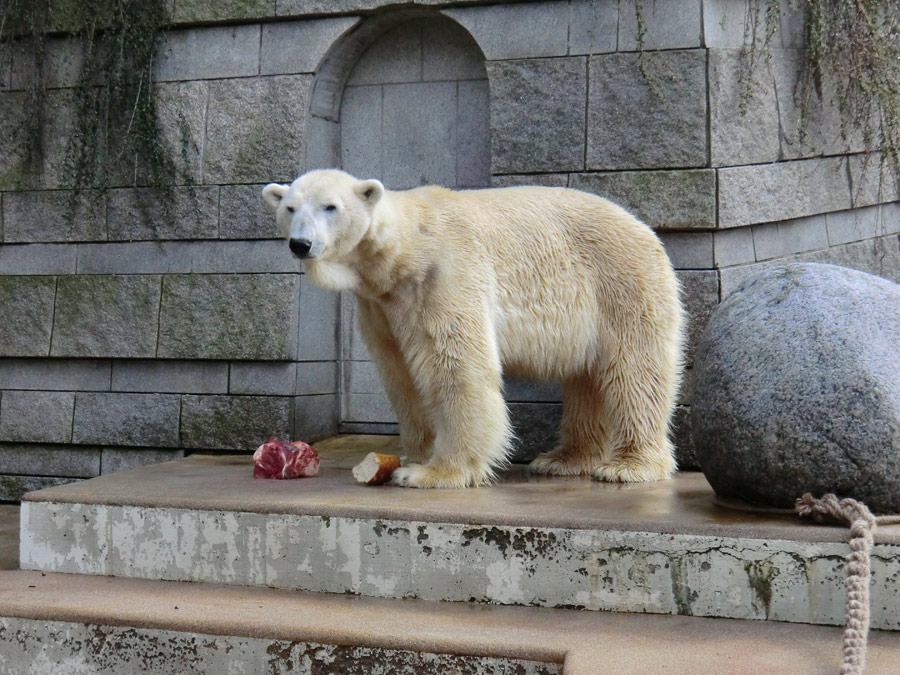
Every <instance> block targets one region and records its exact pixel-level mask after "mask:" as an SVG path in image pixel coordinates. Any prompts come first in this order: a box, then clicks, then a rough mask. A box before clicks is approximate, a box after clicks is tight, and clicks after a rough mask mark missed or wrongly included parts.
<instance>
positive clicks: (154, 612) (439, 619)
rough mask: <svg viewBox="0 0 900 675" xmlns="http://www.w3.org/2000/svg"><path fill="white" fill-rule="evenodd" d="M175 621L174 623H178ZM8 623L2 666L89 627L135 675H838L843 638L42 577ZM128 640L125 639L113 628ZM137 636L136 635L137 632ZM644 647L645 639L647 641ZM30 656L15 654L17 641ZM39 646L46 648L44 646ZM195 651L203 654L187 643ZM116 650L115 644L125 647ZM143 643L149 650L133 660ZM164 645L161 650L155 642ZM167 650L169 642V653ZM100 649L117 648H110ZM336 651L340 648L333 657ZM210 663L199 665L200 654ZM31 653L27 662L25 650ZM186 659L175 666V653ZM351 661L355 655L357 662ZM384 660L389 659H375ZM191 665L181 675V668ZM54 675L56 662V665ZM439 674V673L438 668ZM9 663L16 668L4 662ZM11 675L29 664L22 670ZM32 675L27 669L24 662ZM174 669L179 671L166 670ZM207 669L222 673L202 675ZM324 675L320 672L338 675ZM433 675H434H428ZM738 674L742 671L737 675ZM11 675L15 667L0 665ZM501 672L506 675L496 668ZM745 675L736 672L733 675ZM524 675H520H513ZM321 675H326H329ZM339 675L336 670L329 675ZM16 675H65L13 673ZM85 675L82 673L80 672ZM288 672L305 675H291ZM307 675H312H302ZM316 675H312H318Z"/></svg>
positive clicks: (9, 580) (5, 592)
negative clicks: (416, 659) (413, 658)
mask: <svg viewBox="0 0 900 675" xmlns="http://www.w3.org/2000/svg"><path fill="white" fill-rule="evenodd" d="M176 607H177V609H175V608H176ZM0 616H5V617H9V618H7V619H6V622H5V624H4V627H5V628H7V630H6V631H5V632H4V633H5V635H6V636H9V637H7V638H4V639H8V640H9V641H10V642H11V643H13V644H11V645H10V646H9V648H6V647H7V644H9V643H6V642H4V649H3V650H2V654H3V655H4V656H5V657H6V658H15V657H19V656H20V655H22V654H23V652H26V653H27V656H26V657H24V658H32V659H40V658H41V655H42V654H46V652H44V651H43V650H45V649H47V650H50V649H54V648H55V646H54V647H46V644H47V643H50V642H52V640H50V639H48V633H49V632H50V631H53V630H55V629H57V628H64V627H67V626H71V625H73V624H76V625H77V624H82V625H87V626H88V627H89V628H90V629H91V633H90V637H89V638H88V639H85V640H83V641H82V642H81V643H80V645H81V646H83V647H87V649H83V650H82V651H86V652H87V653H88V654H91V655H92V654H93V653H94V648H96V650H97V652H98V655H101V656H102V657H103V660H99V662H100V663H103V661H105V660H106V659H110V660H112V664H113V665H119V664H118V663H117V662H115V661H114V659H115V658H116V656H115V654H114V651H115V647H117V646H118V644H119V643H121V644H122V646H123V647H124V646H126V645H127V646H128V647H129V649H127V650H123V653H124V654H127V655H129V656H130V657H131V662H130V664H131V665H133V664H134V663H143V662H144V661H142V659H143V658H146V659H147V661H150V659H149V658H148V657H156V658H155V659H154V660H153V661H150V663H149V664H148V665H149V666H152V667H154V668H157V670H150V671H148V672H151V673H154V672H155V673H161V672H165V673H180V672H198V673H216V674H217V675H218V673H224V672H249V673H260V672H276V673H280V672H284V671H283V670H274V671H270V670H267V669H266V668H265V667H264V665H263V664H260V663H259V662H254V661H252V660H247V661H243V662H238V663H236V664H235V666H236V667H235V669H234V670H225V669H224V668H225V666H226V665H227V662H226V663H223V662H222V661H221V659H222V658H223V655H222V654H221V651H220V649H221V648H223V647H224V648H225V650H226V651H227V647H229V646H231V648H232V653H233V654H244V655H246V656H248V657H249V658H251V659H252V658H253V657H254V656H255V655H256V654H257V653H258V652H256V651H255V650H254V649H252V648H250V647H249V646H250V645H252V644H253V643H254V641H255V640H260V641H262V642H263V644H265V645H268V647H267V648H266V649H265V651H266V652H271V657H272V659H273V660H272V661H270V662H269V663H272V664H273V665H274V666H276V667H277V668H284V667H285V664H286V662H287V663H289V662H292V661H293V663H294V664H295V665H296V659H297V658H301V657H302V656H303V655H304V654H305V655H308V656H310V657H313V656H314V655H315V652H314V651H309V650H306V648H305V645H304V644H297V643H305V644H310V643H312V644H314V645H318V646H319V647H320V648H321V649H322V652H323V655H324V656H326V657H329V656H336V657H340V658H341V659H342V660H336V661H335V662H334V663H337V664H339V665H340V666H341V670H340V671H338V672H344V673H348V675H350V674H358V675H361V674H362V673H379V672H381V673H387V672H390V673H397V672H399V673H418V672H422V673H428V674H429V675H430V674H432V673H436V672H473V673H488V674H493V675H496V674H498V673H507V672H510V671H509V670H503V669H490V668H488V667H486V665H485V664H484V663H483V662H480V661H479V660H480V659H491V661H492V662H493V663H494V664H496V663H497V662H504V661H506V662H512V663H514V664H515V668H513V670H512V671H511V672H515V673H519V674H523V673H524V675H535V674H536V673H545V672H558V670H557V668H558V665H559V664H564V667H565V673H566V675H596V673H597V669H596V666H597V664H598V663H606V662H610V663H616V664H627V668H625V669H620V672H623V673H625V672H628V673H655V672H662V671H663V670H665V672H666V673H671V674H672V675H706V674H711V673H723V672H764V673H771V674H773V675H794V674H795V673H797V672H810V673H812V672H817V673H818V672H831V671H833V670H835V666H836V664H839V663H840V659H841V654H840V629H839V628H835V627H823V626H806V625H799V624H786V623H774V622H760V621H752V622H748V621H732V620H727V619H718V620H713V619H704V618H696V617H681V616H648V615H624V614H609V613H604V612H577V611H571V610H558V609H535V608H523V607H498V606H479V607H476V606H472V605H466V604H461V603H441V604H438V603H432V602H422V601H416V600H404V601H396V600H384V599H379V598H356V597H345V596H335V595H320V594H312V593H296V592H291V591H278V590H274V589H254V588H246V587H228V586H216V585H211V584H183V583H167V582H159V581H144V580H136V579H115V578H106V577H84V576H73V575H60V574H47V575H46V576H44V575H41V574H40V573H38V572H27V571H9V572H4V573H3V574H0ZM113 625H115V626H120V627H122V628H119V629H116V628H112V626H113ZM128 629H131V630H128ZM635 636H640V639H639V640H638V641H636V640H635ZM19 637H20V638H22V640H23V643H25V644H19V643H16V642H15V640H16V638H19ZM36 637H40V638H42V639H41V640H40V642H38V641H37V640H36V639H35V638H36ZM190 637H193V638H195V639H198V640H202V642H200V643H199V644H198V643H192V642H190V641H189V638H190ZM119 638H120V639H119ZM137 638H144V641H143V642H141V643H140V644H143V645H144V649H143V650H140V651H132V650H131V646H132V645H134V644H135V643H136V642H138V639H137ZM153 638H155V639H153ZM168 638H171V641H170V640H169V639H168ZM104 645H111V647H106V646H104ZM330 645H344V646H345V647H346V649H345V650H333V648H332V647H330ZM195 646H196V647H197V649H198V650H199V651H200V652H201V653H202V654H203V655H204V656H205V659H206V660H204V661H197V662H192V661H193V659H192V655H193V653H194V647H195ZM29 647H30V648H31V650H28V648H29ZM178 647H183V648H184V649H183V650H180V652H176V651H175V649H176V648H178ZM354 650H356V651H354ZM376 650H380V651H376ZM394 650H397V651H401V650H402V651H409V652H418V653H422V652H424V656H426V657H428V659H427V660H424V663H423V664H422V665H423V666H424V667H422V668H420V669H418V670H417V669H412V670H407V669H400V666H402V665H405V664H402V662H400V663H398V662H395V661H392V660H391V658H392V654H391V652H392V651H394ZM354 654H359V655H364V654H368V655H371V656H372V657H376V656H377V658H378V660H377V661H376V666H377V664H381V663H386V664H389V665H391V666H396V667H397V668H394V667H391V668H389V669H388V670H384V671H378V670H373V669H372V667H371V666H372V665H373V664H372V662H371V661H367V662H363V663H361V664H359V663H353V662H352V661H350V660H348V659H347V657H348V656H351V655H354ZM450 654H453V655H458V656H460V657H464V658H467V659H468V662H467V663H465V664H457V663H451V664H447V665H450V666H457V665H458V666H460V667H463V666H469V665H471V666H473V668H472V670H468V669H465V668H463V669H462V670H460V669H458V668H452V667H451V668H449V669H445V668H442V667H441V666H442V665H443V664H442V662H441V661H438V660H436V659H435V661H431V660H430V659H432V658H434V657H432V656H431V655H450ZM185 658H186V659H190V660H191V661H189V662H188V663H187V664H185V663H184V662H183V661H182V660H181V659H185ZM898 659H900V644H898V642H897V640H896V636H895V635H893V634H889V633H884V632H880V631H873V632H872V633H870V635H869V654H868V660H867V669H866V672H867V673H869V674H870V675H882V674H887V673H894V672H896V667H895V666H896V663H897V661H898ZM48 661H49V663H50V664H51V668H52V663H53V660H52V659H48ZM435 662H436V663H435ZM7 663H8V662H7ZM12 663H13V664H15V665H18V664H19V663H20V662H17V661H13V662H12ZM25 663H28V662H27V661H26V662H25ZM170 663H171V664H172V669H164V670H160V668H165V666H162V665H159V664H170ZM206 663H209V664H210V666H211V667H212V666H213V665H214V666H216V668H217V669H212V670H203V668H204V664H206ZM334 663H332V664H323V666H332V667H333V666H334ZM432 663H435V665H432ZM736 664H739V665H736ZM4 665H7V664H4ZM90 665H91V670H90V672H101V673H104V675H107V673H109V675H112V673H119V672H129V671H128V668H125V669H123V668H119V669H118V670H111V671H108V670H100V671H98V670H97V669H96V668H97V666H98V663H91V664H90ZM494 667H495V668H496V667H497V666H494ZM736 667H737V668H738V670H735V668H736ZM516 668H518V669H516ZM324 670H326V669H325V668H324V667H323V671H324ZM327 671H328V672H333V671H331V669H330V667H329V668H327ZM12 672H37V673H43V672H53V673H56V672H60V671H59V670H55V671H54V670H52V669H48V670H34V671H27V670H26V669H25V668H13V669H12ZM78 672H82V671H78ZM293 672H297V671H296V670H294V671H293ZM307 672H308V671H307ZM313 672H317V671H315V670H314V671H313Z"/></svg>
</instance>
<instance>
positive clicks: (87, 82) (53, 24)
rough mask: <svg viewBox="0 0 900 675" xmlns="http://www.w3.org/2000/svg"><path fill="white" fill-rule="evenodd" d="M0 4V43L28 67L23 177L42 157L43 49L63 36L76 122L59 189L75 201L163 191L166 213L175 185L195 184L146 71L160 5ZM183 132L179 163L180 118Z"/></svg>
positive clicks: (83, 1)
mask: <svg viewBox="0 0 900 675" xmlns="http://www.w3.org/2000/svg"><path fill="white" fill-rule="evenodd" d="M0 6H2V19H0V43H5V44H7V45H10V46H11V49H9V50H8V53H9V54H10V57H9V58H13V59H17V58H23V56H22V55H24V58H25V59H27V62H28V64H29V67H27V68H24V69H23V68H21V65H22V64H21V63H19V64H18V65H19V66H20V68H19V69H21V70H23V75H24V77H23V79H24V82H23V87H24V90H25V92H26V101H27V110H29V111H31V113H30V114H27V115H26V117H25V120H24V129H23V132H22V138H23V139H24V140H25V143H24V147H25V152H24V154H25V157H26V160H27V165H28V167H29V173H34V172H35V171H36V170H38V169H39V167H40V166H41V161H42V158H43V156H44V154H45V152H44V151H45V148H44V147H43V137H44V135H45V130H46V126H47V119H46V116H47V114H46V109H47V108H46V103H47V99H48V96H47V93H48V89H49V85H48V81H49V79H50V78H49V73H48V71H49V69H50V68H49V65H48V42H49V40H50V39H51V38H52V37H53V36H56V35H60V34H61V35H65V36H66V37H67V42H68V45H66V47H67V48H66V49H64V50H60V51H63V52H65V54H64V56H63V57H62V59H63V61H64V63H53V64H52V65H53V67H54V68H57V69H58V68H60V67H73V68H74V69H75V72H76V73H77V77H76V84H75V87H74V90H73V95H72V100H71V115H72V119H73V123H72V125H71V128H70V129H69V130H68V137H67V138H66V139H65V140H64V142H65V144H66V145H65V159H64V161H63V166H62V169H63V171H62V173H63V175H64V176H65V182H66V185H65V187H69V188H73V189H74V191H75V192H76V193H78V192H82V191H84V190H86V189H92V188H96V189H100V190H105V189H107V188H109V187H111V186H113V185H149V186H152V187H155V188H157V190H159V191H162V192H164V193H166V194H165V195H164V197H165V198H164V199H163V201H162V204H163V206H164V207H165V206H166V205H168V204H170V203H171V201H172V200H171V196H172V195H171V189H172V187H173V186H175V185H176V184H190V183H191V179H190V177H189V175H188V174H187V171H186V170H185V168H184V167H186V162H184V161H183V159H184V158H183V156H182V157H179V156H177V155H178V153H177V151H176V152H174V153H173V152H172V150H171V148H170V146H169V145H167V144H166V142H165V140H164V137H163V133H162V129H161V127H160V123H159V118H158V116H157V102H156V97H155V91H154V83H153V79H152V73H153V65H154V58H155V56H156V52H157V47H158V44H159V41H160V37H161V34H162V30H163V29H164V27H166V26H167V25H168V23H169V20H170V19H169V16H168V11H167V9H166V2H165V0H80V1H79V2H66V3H64V4H63V3H61V2H58V1H55V0H37V1H35V0H5V3H4V4H3V5H0ZM54 39H55V38H54ZM14 63H15V61H14ZM181 132H182V133H181V136H182V149H181V154H182V155H185V154H186V152H187V148H186V144H187V143H188V139H187V134H186V123H184V121H183V120H182V129H181ZM59 140H63V139H59ZM53 142H58V141H57V139H53ZM173 155H174V156H173Z"/></svg>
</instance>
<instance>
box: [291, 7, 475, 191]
mask: <svg viewBox="0 0 900 675" xmlns="http://www.w3.org/2000/svg"><path fill="white" fill-rule="evenodd" d="M489 119H490V106H489V91H488V81H487V74H486V72H485V67H484V55H483V54H482V52H481V50H480V48H479V47H478V45H477V43H476V42H475V40H474V39H473V38H472V36H471V35H470V34H469V33H468V32H467V31H466V30H465V29H464V28H463V27H462V26H460V25H459V24H458V23H456V22H455V21H453V20H452V19H450V18H448V17H446V16H443V15H441V14H440V13H438V12H436V11H434V10H428V9H419V8H413V9H402V10H394V11H388V12H384V13H382V14H377V15H373V16H371V17H369V18H367V19H365V20H364V21H362V22H361V23H360V24H358V25H357V27H356V28H355V29H354V30H352V31H351V32H350V33H348V34H347V35H345V36H343V37H342V38H341V39H340V40H339V41H338V42H337V43H336V44H335V45H334V46H333V47H332V48H331V49H330V50H329V52H328V53H327V55H326V57H325V59H324V60H323V63H322V65H321V66H320V68H319V70H318V72H317V75H316V81H315V85H314V87H313V95H312V102H311V106H310V119H309V125H308V143H307V156H306V162H305V168H306V170H309V169H315V168H328V167H339V168H343V169H344V170H346V171H349V172H350V173H353V174H355V175H359V176H365V177H370V178H379V179H381V180H382V181H383V182H384V183H385V185H386V186H387V187H389V188H393V189H403V188H410V187H415V186H417V185H422V184H440V185H444V186H446V187H484V186H487V185H489V184H490V124H489Z"/></svg>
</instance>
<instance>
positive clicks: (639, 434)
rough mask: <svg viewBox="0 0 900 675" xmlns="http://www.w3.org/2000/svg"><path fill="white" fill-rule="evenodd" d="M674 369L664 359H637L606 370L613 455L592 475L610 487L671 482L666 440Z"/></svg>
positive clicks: (675, 381) (674, 388)
mask: <svg viewBox="0 0 900 675" xmlns="http://www.w3.org/2000/svg"><path fill="white" fill-rule="evenodd" d="M677 387H678V368H677V365H676V364H675V363H667V362H666V361H665V359H653V358H652V357H650V358H644V359H640V358H636V359H634V361H633V362H632V363H629V362H628V361H626V360H622V361H619V362H616V363H615V364H613V365H612V366H611V367H610V368H609V372H608V375H607V377H606V387H605V388H604V399H603V405H604V406H605V409H606V413H605V415H604V416H605V418H606V419H609V420H615V424H613V425H611V426H610V429H609V433H610V440H611V441H612V445H613V447H614V448H615V450H614V451H613V452H612V453H610V456H609V457H607V458H605V459H604V461H603V462H601V463H600V464H599V465H598V466H597V467H596V468H595V469H594V471H592V475H593V476H594V477H595V478H597V479H599V480H603V481H608V482H612V483H642V482H649V481H655V480H663V479H666V478H670V477H671V476H672V474H673V473H675V469H676V466H675V452H674V448H673V446H672V443H671V441H669V438H668V431H669V420H670V418H671V415H672V412H673V408H674V404H675V393H676V391H677Z"/></svg>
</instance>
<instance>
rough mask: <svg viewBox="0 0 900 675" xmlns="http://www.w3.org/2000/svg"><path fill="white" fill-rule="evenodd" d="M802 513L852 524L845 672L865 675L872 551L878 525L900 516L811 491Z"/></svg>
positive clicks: (799, 504) (804, 498)
mask: <svg viewBox="0 0 900 675" xmlns="http://www.w3.org/2000/svg"><path fill="white" fill-rule="evenodd" d="M795 508H796V510H797V513H798V514H799V515H801V516H810V517H811V518H812V519H813V520H815V521H817V522H822V521H823V520H825V519H826V518H827V517H830V518H832V519H834V520H838V521H840V522H842V523H845V524H847V525H849V526H850V555H848V556H847V558H846V561H847V580H846V585H847V624H846V626H845V627H844V638H843V653H844V660H843V663H842V664H841V675H862V672H863V670H864V669H865V667H866V645H867V641H868V637H869V581H870V579H871V576H872V571H871V567H870V565H869V553H870V551H871V550H872V542H873V537H874V533H875V528H876V527H877V526H878V525H893V524H895V523H900V516H881V517H878V518H876V517H875V516H873V515H872V512H871V511H869V509H868V507H866V505H865V504H863V503H861V502H858V501H856V500H855V499H849V498H847V499H838V498H837V497H836V496H835V495H833V494H827V495H825V496H824V497H822V498H821V499H815V498H814V497H813V496H812V495H811V494H809V493H808V492H807V493H806V494H805V495H803V496H802V497H800V498H799V499H798V500H797V503H796V506H795Z"/></svg>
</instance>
